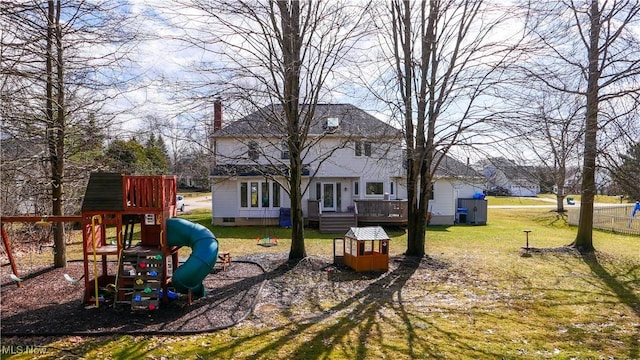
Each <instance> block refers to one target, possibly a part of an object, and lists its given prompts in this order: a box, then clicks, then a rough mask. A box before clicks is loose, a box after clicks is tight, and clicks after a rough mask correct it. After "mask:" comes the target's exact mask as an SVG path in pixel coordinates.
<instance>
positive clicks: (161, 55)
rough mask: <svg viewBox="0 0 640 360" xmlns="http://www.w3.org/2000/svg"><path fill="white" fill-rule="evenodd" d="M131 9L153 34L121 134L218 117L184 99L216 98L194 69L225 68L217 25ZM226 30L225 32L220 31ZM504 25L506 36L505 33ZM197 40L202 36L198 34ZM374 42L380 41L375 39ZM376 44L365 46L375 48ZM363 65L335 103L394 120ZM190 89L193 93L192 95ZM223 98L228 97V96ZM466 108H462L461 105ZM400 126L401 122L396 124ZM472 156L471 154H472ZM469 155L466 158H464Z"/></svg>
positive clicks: (137, 60)
mask: <svg viewBox="0 0 640 360" xmlns="http://www.w3.org/2000/svg"><path fill="white" fill-rule="evenodd" d="M128 3H129V4H130V6H129V7H128V11H129V12H130V14H131V15H133V16H134V17H135V24H136V25H137V26H139V27H140V29H141V30H143V31H146V32H148V34H149V35H150V36H149V37H148V38H146V39H144V40H142V41H140V43H139V44H138V45H137V46H136V47H135V48H134V52H133V53H131V54H130V58H131V63H130V64H131V66H130V67H129V68H128V71H129V72H128V73H127V74H126V76H130V77H132V78H135V79H137V80H136V81H133V82H131V83H130V84H129V86H128V89H127V91H126V92H125V93H123V94H122V95H120V96H117V97H115V100H114V101H113V103H112V104H111V105H110V106H111V107H112V108H114V109H121V110H122V111H123V112H122V114H121V115H119V116H118V122H119V125H118V129H117V131H116V132H124V133H126V134H135V133H136V132H138V131H139V129H141V128H145V127H148V125H147V124H146V123H148V121H147V120H146V118H147V117H156V118H160V119H165V120H166V121H169V122H173V123H174V124H175V125H176V126H181V125H182V124H186V123H189V122H191V121H194V120H195V119H200V118H203V117H205V118H209V117H211V116H212V114H213V101H209V100H210V99H207V100H206V101H202V100H200V101H198V102H192V101H188V100H186V99H185V97H186V95H188V94H193V93H194V92H196V91H200V92H201V93H202V92H204V93H205V94H211V95H214V92H215V91H216V88H215V87H212V86H205V87H201V86H200V85H201V84H202V83H203V81H204V82H206V81H210V80H211V79H212V78H211V73H199V72H197V71H194V69H195V68H196V64H207V65H212V64H213V65H216V64H218V65H220V64H222V57H221V56H220V55H219V54H218V55H216V53H215V51H216V50H219V49H216V48H212V46H214V45H212V44H211V43H208V42H207V41H206V40H205V39H206V38H207V37H210V36H211V35H212V34H215V33H216V32H217V31H218V30H217V29H216V28H215V26H216V24H215V23H211V22H209V23H206V24H203V23H202V22H201V21H200V20H201V19H202V18H201V17H199V15H200V13H199V12H198V11H197V10H193V9H185V8H181V7H179V6H178V5H177V3H176V2H166V1H159V0H151V1H148V0H128ZM203 26H204V30H205V32H203V34H205V35H203V36H202V43H198V44H196V45H197V46H194V45H193V44H187V43H186V42H185V41H184V40H185V39H186V34H185V31H188V32H189V33H190V34H191V35H197V34H198V32H199V31H202V30H203ZM518 26H519V25H518V24H517V23H514V22H512V23H510V25H509V26H508V28H509V29H510V30H511V31H515V30H517V29H518ZM220 31H222V30H220ZM504 31H506V28H505V27H503V28H502V29H501V32H502V33H504ZM195 37H196V38H197V36H195ZM370 41H373V42H375V41H377V40H376V39H370ZM372 45H375V44H372V43H369V44H367V45H364V46H363V47H366V48H369V49H371V48H372ZM375 55H377V53H376V52H375V51H373V50H370V51H369V52H368V53H365V54H364V55H361V56H364V57H368V60H369V59H370V57H373V56H375ZM368 66H369V67H365V66H362V67H360V68H357V69H356V70H357V71H350V70H348V69H344V71H339V72H338V73H337V75H336V76H334V77H330V78H329V82H330V85H336V89H335V91H332V92H331V101H332V102H335V103H352V104H354V105H356V106H359V107H361V108H363V109H364V110H365V111H368V112H370V113H371V114H372V115H374V116H376V117H378V118H380V119H382V120H384V121H389V122H390V116H389V112H388V110H387V109H386V108H385V107H384V106H381V104H380V102H376V101H375V100H371V95H370V94H367V91H366V89H365V88H364V87H363V86H361V85H360V84H358V83H357V81H353V82H350V81H349V76H352V75H353V76H355V75H354V74H359V75H360V76H364V77H365V78H366V77H367V76H370V77H375V76H381V75H384V74H380V73H379V71H378V70H379V69H378V68H375V66H374V65H368ZM185 83H188V84H191V85H190V86H191V88H189V86H188V87H186V88H185V87H184V86H183V85H184V84H185ZM190 90H191V91H190ZM223 96H224V94H223ZM491 102H492V100H488V101H487V104H488V105H487V107H491V105H490V104H491ZM229 106H231V107H233V104H228V103H225V111H224V113H225V120H230V119H232V118H234V117H237V116H235V115H234V114H233V112H232V111H230V110H232V108H230V107H229ZM460 108H462V106H460ZM393 125H396V126H397V124H393ZM467 155H468V154H467ZM463 156H464V157H466V156H465V155H463Z"/></svg>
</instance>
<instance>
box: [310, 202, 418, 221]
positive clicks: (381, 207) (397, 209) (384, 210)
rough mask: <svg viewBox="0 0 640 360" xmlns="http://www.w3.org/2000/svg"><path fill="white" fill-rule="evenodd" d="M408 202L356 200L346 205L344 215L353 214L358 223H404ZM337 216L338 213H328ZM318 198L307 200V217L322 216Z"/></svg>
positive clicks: (315, 217)
mask: <svg viewBox="0 0 640 360" xmlns="http://www.w3.org/2000/svg"><path fill="white" fill-rule="evenodd" d="M408 209H409V208H408V202H407V201H406V200H356V201H355V202H354V204H353V206H349V207H348V211H347V212H345V213H342V214H344V215H349V214H351V215H354V216H355V218H356V221H357V222H358V224H360V223H361V222H362V223H381V224H384V223H386V224H404V223H406V221H407V218H408ZM330 214H331V216H337V215H338V214H340V213H330ZM322 215H323V213H322V209H321V206H320V200H309V201H308V210H307V217H308V218H309V219H311V220H318V219H320V217H322Z"/></svg>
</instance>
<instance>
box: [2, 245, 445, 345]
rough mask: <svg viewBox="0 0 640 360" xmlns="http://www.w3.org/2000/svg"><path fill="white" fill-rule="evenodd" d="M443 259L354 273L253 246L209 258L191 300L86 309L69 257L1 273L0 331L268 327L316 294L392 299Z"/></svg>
mask: <svg viewBox="0 0 640 360" xmlns="http://www.w3.org/2000/svg"><path fill="white" fill-rule="evenodd" d="M447 267H448V265H447V264H445V263H442V262H440V261H438V260H435V259H432V258H425V259H421V260H420V261H416V259H412V258H405V257H403V256H398V257H393V258H392V259H390V262H389V271H388V272H382V273H381V272H376V273H366V272H365V273H356V272H354V271H352V270H351V269H348V268H345V267H343V266H335V265H333V264H332V259H330V258H325V257H309V258H306V259H303V260H302V261H299V262H297V263H289V262H287V254H286V253H256V254H252V255H249V256H246V257H243V258H241V259H240V258H234V262H233V263H232V265H231V266H230V267H229V268H227V271H226V272H225V271H222V270H221V269H219V268H218V266H216V269H214V271H213V272H212V273H211V274H209V275H208V276H207V277H206V278H205V281H204V284H205V286H206V288H207V295H206V296H205V297H202V298H199V299H195V300H194V301H193V303H192V304H191V305H189V304H188V303H187V302H186V301H185V300H183V299H179V300H175V301H172V302H170V303H167V304H162V305H161V307H160V309H158V310H155V311H131V310H130V308H129V307H127V306H126V305H124V304H116V306H115V307H112V306H102V307H100V308H97V309H96V308H89V309H87V308H86V307H87V304H82V303H81V300H82V294H83V287H84V286H83V285H84V282H83V281H80V282H78V283H76V284H71V283H69V282H67V281H66V280H65V279H64V276H63V274H64V273H67V274H69V275H71V276H72V277H73V278H74V279H78V278H80V276H82V273H83V270H82V263H81V262H78V263H69V265H68V267H67V268H66V269H47V270H46V271H43V272H42V273H41V274H39V275H37V276H33V277H30V278H28V279H27V280H25V282H24V283H23V284H24V286H23V287H22V288H18V287H17V286H16V285H15V284H14V283H12V282H10V281H7V280H8V276H7V274H6V273H4V274H3V276H2V279H3V281H4V283H3V284H1V288H0V296H1V298H0V303H1V305H2V308H1V316H2V317H1V323H0V326H1V328H0V331H1V333H2V336H3V337H5V336H12V335H17V336H29V335H40V336H62V335H109V334H132V335H144V334H181V333H186V334H189V333H204V332H212V331H216V330H219V329H224V328H228V327H230V326H234V325H236V324H237V323H238V322H240V321H246V323H247V324H248V326H251V327H255V328H262V327H269V326H272V325H274V324H275V323H276V322H277V321H278V318H279V317H280V316H282V315H283V314H286V315H285V316H286V318H288V319H289V321H296V322H301V323H304V322H308V321H317V320H318V319H321V318H322V317H323V316H326V315H327V310H326V309H322V307H321V306H318V302H319V301H329V302H331V303H334V304H343V305H336V307H335V308H334V310H331V311H329V313H330V312H332V311H347V308H349V307H351V306H357V304H361V303H386V302H392V301H393V298H394V296H395V295H394V294H395V293H396V292H398V291H399V290H400V289H402V288H403V287H407V286H408V287H409V288H412V287H415V288H416V290H419V292H420V293H422V290H420V289H421V288H422V286H423V284H424V282H425V281H427V282H440V281H443V280H444V279H445V278H447V277H449V276H450V273H448V272H447V271H445V269H446V268H447ZM3 270H4V269H3ZM21 275H24V274H21ZM415 281H418V282H417V283H415ZM345 304H346V305H345ZM248 315H251V316H248Z"/></svg>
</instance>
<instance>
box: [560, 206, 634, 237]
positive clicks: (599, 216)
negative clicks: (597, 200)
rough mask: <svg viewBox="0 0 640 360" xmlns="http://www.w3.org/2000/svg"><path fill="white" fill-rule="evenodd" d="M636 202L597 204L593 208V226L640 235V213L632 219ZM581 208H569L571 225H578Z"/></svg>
mask: <svg viewBox="0 0 640 360" xmlns="http://www.w3.org/2000/svg"><path fill="white" fill-rule="evenodd" d="M633 208H634V204H623V205H613V206H596V207H595V208H594V209H593V228H594V229H599V230H607V231H612V232H615V233H620V234H628V235H640V214H638V213H636V216H635V217H634V218H633V219H632V218H631V214H632V213H633ZM579 217H580V208H579V207H575V208H570V209H569V218H568V222H569V225H573V226H577V225H578V218H579Z"/></svg>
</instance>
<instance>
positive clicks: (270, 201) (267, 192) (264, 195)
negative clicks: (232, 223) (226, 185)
mask: <svg viewBox="0 0 640 360" xmlns="http://www.w3.org/2000/svg"><path fill="white" fill-rule="evenodd" d="M280 193H281V191H280V184H279V183H277V182H273V181H248V182H241V183H240V207H241V208H278V207H280Z"/></svg>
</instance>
